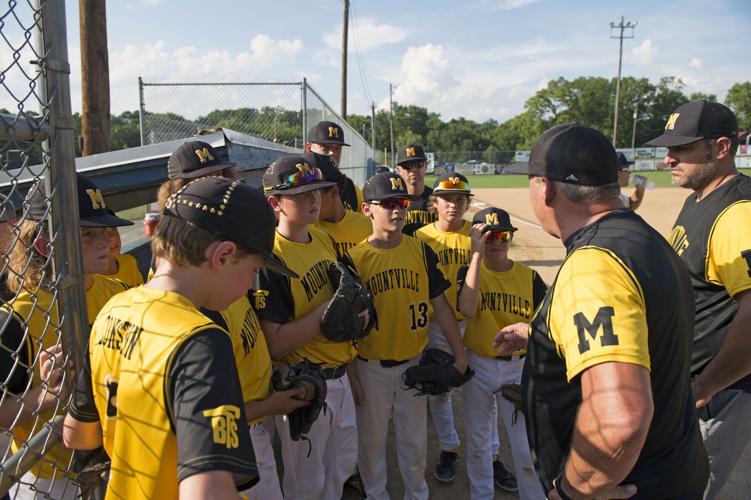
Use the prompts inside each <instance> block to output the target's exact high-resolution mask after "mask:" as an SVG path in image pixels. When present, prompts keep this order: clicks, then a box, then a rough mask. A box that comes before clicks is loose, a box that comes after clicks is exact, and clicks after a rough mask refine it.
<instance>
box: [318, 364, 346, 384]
mask: <svg viewBox="0 0 751 500" xmlns="http://www.w3.org/2000/svg"><path fill="white" fill-rule="evenodd" d="M346 371H347V365H339V366H337V367H334V368H323V378H325V379H326V380H334V379H337V378H341V376H342V375H344V374H345V373H346Z"/></svg>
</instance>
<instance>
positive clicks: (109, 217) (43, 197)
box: [24, 173, 133, 227]
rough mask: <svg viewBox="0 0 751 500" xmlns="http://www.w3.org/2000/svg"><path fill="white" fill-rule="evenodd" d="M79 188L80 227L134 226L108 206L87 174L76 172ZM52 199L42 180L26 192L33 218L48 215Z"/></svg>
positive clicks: (37, 218) (28, 212) (26, 205)
mask: <svg viewBox="0 0 751 500" xmlns="http://www.w3.org/2000/svg"><path fill="white" fill-rule="evenodd" d="M76 187H77V189H78V218H79V219H78V220H79V222H78V225H79V226H80V227H120V226H132V225H133V222H131V221H129V220H126V219H121V218H120V217H118V216H116V215H115V213H114V212H113V211H112V210H110V209H109V208H107V204H106V203H105V201H104V195H103V194H102V191H101V190H100V189H99V188H98V187H97V186H96V184H94V183H93V182H92V181H91V179H89V178H88V177H86V176H85V175H82V174H79V173H76ZM50 206H51V200H50V199H49V197H48V196H47V194H46V191H45V188H44V182H43V181H42V180H39V181H37V182H36V183H34V185H33V186H31V188H30V189H29V192H28V193H27V194H26V199H25V200H24V207H26V213H27V217H28V218H29V219H31V220H37V221H39V220H43V219H45V218H46V217H47V215H48V211H49V208H50Z"/></svg>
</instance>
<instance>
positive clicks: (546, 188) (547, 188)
mask: <svg viewBox="0 0 751 500" xmlns="http://www.w3.org/2000/svg"><path fill="white" fill-rule="evenodd" d="M537 179H538V181H537V182H539V183H540V188H541V189H543V194H544V199H545V206H547V207H550V206H552V205H553V200H554V199H555V196H556V194H557V193H556V192H555V185H554V184H553V182H552V181H551V180H550V179H548V178H547V177H538V178H537Z"/></svg>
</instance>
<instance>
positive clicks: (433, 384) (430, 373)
mask: <svg viewBox="0 0 751 500" xmlns="http://www.w3.org/2000/svg"><path fill="white" fill-rule="evenodd" d="M474 374H475V372H474V371H473V370H472V368H470V367H467V371H466V372H465V373H464V375H462V374H461V373H459V372H458V371H457V370H456V368H454V356H452V355H451V354H449V353H447V352H445V351H442V350H440V349H426V350H425V351H424V352H423V353H422V357H421V358H420V364H418V365H417V366H410V367H409V368H407V369H406V370H405V371H404V373H403V374H402V380H403V381H404V385H405V386H406V387H405V389H416V390H417V395H418V396H424V395H425V394H429V395H431V396H438V395H440V394H445V393H447V392H449V391H450V390H451V388H452V387H459V386H461V385H462V384H464V383H465V382H467V381H468V380H469V379H471V378H472V376H473V375H474Z"/></svg>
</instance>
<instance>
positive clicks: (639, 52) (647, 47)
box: [631, 38, 659, 65]
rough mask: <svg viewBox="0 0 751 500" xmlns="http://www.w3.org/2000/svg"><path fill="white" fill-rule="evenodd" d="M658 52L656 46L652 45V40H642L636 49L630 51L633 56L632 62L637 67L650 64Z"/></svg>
mask: <svg viewBox="0 0 751 500" xmlns="http://www.w3.org/2000/svg"><path fill="white" fill-rule="evenodd" d="M658 52H659V48H658V47H657V46H656V45H652V40H651V39H649V38H647V39H646V40H644V41H643V42H642V43H641V45H639V46H638V47H634V48H633V49H631V53H632V54H633V56H634V62H636V64H639V65H647V64H649V63H651V62H652V61H653V60H654V58H655V56H656V55H657V53H658Z"/></svg>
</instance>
